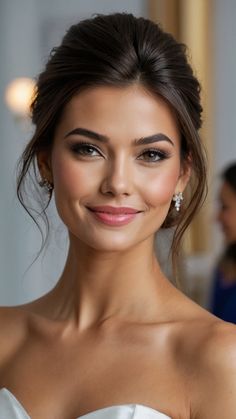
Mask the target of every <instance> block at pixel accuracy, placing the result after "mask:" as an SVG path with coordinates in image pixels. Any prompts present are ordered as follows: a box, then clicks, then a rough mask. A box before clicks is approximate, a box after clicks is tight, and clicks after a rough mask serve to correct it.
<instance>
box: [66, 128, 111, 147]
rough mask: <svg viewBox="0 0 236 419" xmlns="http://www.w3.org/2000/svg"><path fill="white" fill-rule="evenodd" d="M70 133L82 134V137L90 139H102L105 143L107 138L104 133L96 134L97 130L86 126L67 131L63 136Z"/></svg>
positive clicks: (67, 135)
mask: <svg viewBox="0 0 236 419" xmlns="http://www.w3.org/2000/svg"><path fill="white" fill-rule="evenodd" d="M70 135H83V136H84V137H88V138H91V139H92V140H98V141H102V142H103V143H107V142H108V141H109V138H108V137H107V136H106V135H103V134H98V133H97V132H94V131H91V130H89V129H86V128H75V129H73V130H72V131H70V132H68V133H67V134H66V135H65V137H64V138H67V137H69V136H70Z"/></svg>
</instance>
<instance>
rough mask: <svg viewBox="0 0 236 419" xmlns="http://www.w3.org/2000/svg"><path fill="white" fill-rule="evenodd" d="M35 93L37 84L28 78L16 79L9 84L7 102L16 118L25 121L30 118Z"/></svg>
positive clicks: (6, 92) (6, 95) (6, 94)
mask: <svg viewBox="0 0 236 419" xmlns="http://www.w3.org/2000/svg"><path fill="white" fill-rule="evenodd" d="M34 92H35V82H34V80H32V79H30V78H27V77H21V78H17V79H14V80H13V81H12V82H11V83H9V84H8V86H7V88H6V91H5V100H6V104H7V106H8V107H9V109H10V110H11V112H12V113H13V114H14V115H15V116H16V117H18V118H23V119H24V118H27V117H28V116H29V113H30V104H31V101H32V98H33V95H34Z"/></svg>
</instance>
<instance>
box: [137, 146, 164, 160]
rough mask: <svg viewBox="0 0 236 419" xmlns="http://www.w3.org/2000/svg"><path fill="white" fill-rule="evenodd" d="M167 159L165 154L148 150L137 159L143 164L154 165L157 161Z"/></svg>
mask: <svg viewBox="0 0 236 419" xmlns="http://www.w3.org/2000/svg"><path fill="white" fill-rule="evenodd" d="M165 158H167V153H166V152H164V151H160V150H155V149H150V150H145V151H143V153H142V154H141V155H140V156H139V157H138V159H139V160H144V161H145V162H151V163H155V162H157V161H159V160H163V159H165Z"/></svg>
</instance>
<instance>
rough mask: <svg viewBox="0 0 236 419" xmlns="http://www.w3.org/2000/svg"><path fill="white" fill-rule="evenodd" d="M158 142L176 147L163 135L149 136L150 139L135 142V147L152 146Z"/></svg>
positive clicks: (144, 138) (145, 138)
mask: <svg viewBox="0 0 236 419" xmlns="http://www.w3.org/2000/svg"><path fill="white" fill-rule="evenodd" d="M158 141H167V142H168V143H170V144H172V145H173V146H174V143H173V141H172V140H171V139H170V138H169V137H168V136H167V135H166V134H162V133H158V134H153V135H149V136H148V137H143V138H140V139H138V140H134V143H135V145H145V144H152V143H156V142H158Z"/></svg>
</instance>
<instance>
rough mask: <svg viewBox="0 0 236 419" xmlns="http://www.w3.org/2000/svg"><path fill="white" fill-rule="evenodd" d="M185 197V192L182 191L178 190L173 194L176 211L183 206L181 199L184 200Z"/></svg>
mask: <svg viewBox="0 0 236 419" xmlns="http://www.w3.org/2000/svg"><path fill="white" fill-rule="evenodd" d="M183 199H184V197H183V193H182V192H178V193H175V194H174V196H173V201H174V203H175V209H176V211H178V212H179V211H180V207H181V201H183Z"/></svg>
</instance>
